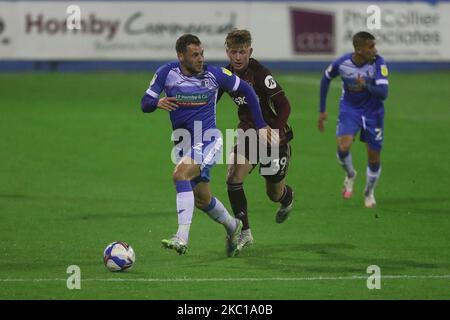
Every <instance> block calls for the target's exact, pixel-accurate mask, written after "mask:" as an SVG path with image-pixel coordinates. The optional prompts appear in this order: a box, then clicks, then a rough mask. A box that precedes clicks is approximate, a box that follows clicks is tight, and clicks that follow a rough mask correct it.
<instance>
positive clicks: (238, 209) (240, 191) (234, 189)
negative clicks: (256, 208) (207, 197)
mask: <svg viewBox="0 0 450 320" xmlns="http://www.w3.org/2000/svg"><path fill="white" fill-rule="evenodd" d="M228 198H229V199H230V203H231V208H232V209H233V213H234V216H235V217H236V218H238V219H240V220H242V225H243V228H242V229H243V230H246V229H249V228H250V226H249V224H248V214H247V198H246V197H245V192H244V187H243V185H242V183H228Z"/></svg>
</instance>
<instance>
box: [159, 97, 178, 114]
mask: <svg viewBox="0 0 450 320" xmlns="http://www.w3.org/2000/svg"><path fill="white" fill-rule="evenodd" d="M158 108H160V109H163V110H166V111H173V110H175V109H177V108H178V105H177V99H176V98H175V97H164V98H161V99H159V101H158Z"/></svg>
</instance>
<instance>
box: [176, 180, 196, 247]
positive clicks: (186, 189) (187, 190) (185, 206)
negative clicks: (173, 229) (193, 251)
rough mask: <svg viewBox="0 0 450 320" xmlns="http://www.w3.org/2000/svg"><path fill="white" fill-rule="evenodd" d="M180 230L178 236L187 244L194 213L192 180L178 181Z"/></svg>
mask: <svg viewBox="0 0 450 320" xmlns="http://www.w3.org/2000/svg"><path fill="white" fill-rule="evenodd" d="M176 189H177V212H178V231H177V234H176V236H177V237H178V238H179V239H181V240H183V241H184V242H185V243H186V244H187V243H188V240H189V229H190V227H191V222H192V214H193V213H194V192H193V191H192V186H191V183H190V181H177V182H176Z"/></svg>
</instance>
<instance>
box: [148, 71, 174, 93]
mask: <svg viewBox="0 0 450 320" xmlns="http://www.w3.org/2000/svg"><path fill="white" fill-rule="evenodd" d="M169 71H170V66H169V65H168V64H165V65H163V66H161V67H159V68H158V70H156V72H155V74H154V76H153V78H152V81H150V85H149V87H148V89H147V91H146V92H145V93H147V94H148V95H150V96H151V97H153V98H159V95H160V94H161V92H162V91H163V90H164V86H165V84H166V78H167V74H168V73H169Z"/></svg>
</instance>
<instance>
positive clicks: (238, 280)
mask: <svg viewBox="0 0 450 320" xmlns="http://www.w3.org/2000/svg"><path fill="white" fill-rule="evenodd" d="M369 276H370V275H367V276H342V277H320V276H317V277H300V278H278V277H275V278H167V279H159V278H136V279H133V278H130V279H127V278H103V279H102V278H86V279H83V278H81V281H82V282H84V281H98V282H269V281H340V280H341V281H342V280H344V281H347V280H361V279H367V278H368V277H369ZM381 279H400V280H411V279H450V274H444V275H381ZM54 281H67V279H64V278H55V279H51V278H42V279H14V278H10V279H8V278H5V279H0V282H54Z"/></svg>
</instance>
